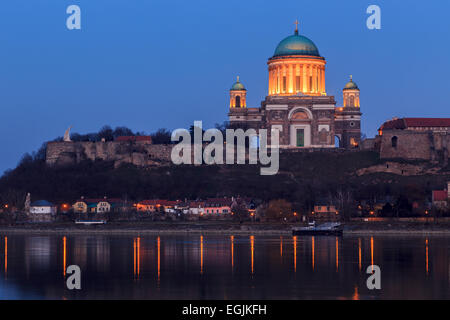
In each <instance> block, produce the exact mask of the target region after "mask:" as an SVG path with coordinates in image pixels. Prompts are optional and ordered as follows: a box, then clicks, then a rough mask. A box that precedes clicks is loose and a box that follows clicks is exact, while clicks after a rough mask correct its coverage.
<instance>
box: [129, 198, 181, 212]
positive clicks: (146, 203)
mask: <svg viewBox="0 0 450 320" xmlns="http://www.w3.org/2000/svg"><path fill="white" fill-rule="evenodd" d="M178 203H179V202H178V201H169V200H160V199H157V200H143V201H140V202H138V204H137V205H136V208H137V211H139V212H148V213H151V212H165V213H174V212H175V209H176V206H177V204H178Z"/></svg>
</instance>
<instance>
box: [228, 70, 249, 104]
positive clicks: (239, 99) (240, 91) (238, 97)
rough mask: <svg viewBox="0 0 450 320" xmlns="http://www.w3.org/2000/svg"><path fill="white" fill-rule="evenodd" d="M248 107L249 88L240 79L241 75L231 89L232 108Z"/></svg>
mask: <svg viewBox="0 0 450 320" xmlns="http://www.w3.org/2000/svg"><path fill="white" fill-rule="evenodd" d="M246 107H247V89H245V87H244V85H243V84H242V83H241V82H240V81H239V76H238V77H237V79H236V82H235V83H234V84H233V86H232V87H231V89H230V109H231V108H246Z"/></svg>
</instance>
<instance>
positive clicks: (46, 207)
mask: <svg viewBox="0 0 450 320" xmlns="http://www.w3.org/2000/svg"><path fill="white" fill-rule="evenodd" d="M55 216H56V205H54V204H53V203H50V202H48V201H46V200H39V201H35V202H33V203H32V204H31V205H30V212H29V217H30V219H31V220H33V221H37V222H45V221H51V220H53V218H54V217H55Z"/></svg>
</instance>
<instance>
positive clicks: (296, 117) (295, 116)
mask: <svg viewBox="0 0 450 320" xmlns="http://www.w3.org/2000/svg"><path fill="white" fill-rule="evenodd" d="M291 119H292V120H306V119H309V117H308V115H307V114H306V112H304V111H296V112H295V113H294V114H293V115H292V117H291Z"/></svg>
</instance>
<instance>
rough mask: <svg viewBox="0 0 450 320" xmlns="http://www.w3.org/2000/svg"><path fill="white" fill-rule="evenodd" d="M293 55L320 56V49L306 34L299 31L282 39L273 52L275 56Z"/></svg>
mask: <svg viewBox="0 0 450 320" xmlns="http://www.w3.org/2000/svg"><path fill="white" fill-rule="evenodd" d="M291 55H306V56H316V57H320V54H319V49H317V47H316V45H315V44H314V42H312V41H311V40H310V39H308V38H307V37H305V36H301V35H299V34H298V32H297V31H296V33H295V34H294V35H292V36H289V37H287V38H284V39H283V40H281V42H280V43H279V44H278V46H277V48H276V49H275V53H274V54H273V56H274V57H280V56H291Z"/></svg>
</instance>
